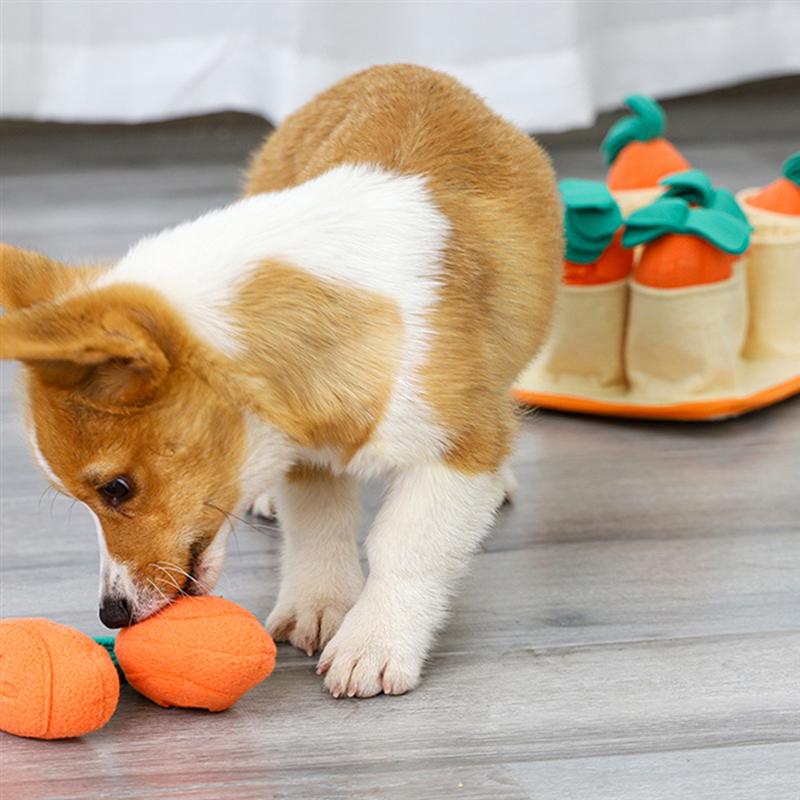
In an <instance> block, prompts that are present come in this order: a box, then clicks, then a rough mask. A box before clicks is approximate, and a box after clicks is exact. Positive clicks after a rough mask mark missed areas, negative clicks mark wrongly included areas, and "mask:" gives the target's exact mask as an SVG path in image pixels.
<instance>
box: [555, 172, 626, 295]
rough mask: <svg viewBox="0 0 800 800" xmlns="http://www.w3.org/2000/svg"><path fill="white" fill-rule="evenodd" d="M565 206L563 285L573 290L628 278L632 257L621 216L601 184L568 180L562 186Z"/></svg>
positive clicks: (560, 188)
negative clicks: (575, 287) (624, 238)
mask: <svg viewBox="0 0 800 800" xmlns="http://www.w3.org/2000/svg"><path fill="white" fill-rule="evenodd" d="M559 190H560V192H561V199H562V202H563V204H564V237H565V241H566V252H565V257H564V275H563V278H562V280H563V282H564V283H566V284H569V285H573V286H592V285H597V284H603V283H612V282H613V281H618V280H621V279H623V278H626V277H627V276H628V275H629V273H630V271H631V268H632V266H633V253H632V252H631V251H630V250H627V249H626V248H625V247H623V245H622V214H621V212H620V210H619V206H618V205H617V203H616V201H615V200H614V198H613V197H612V195H611V192H609V190H608V188H607V187H606V186H605V185H604V184H603V183H600V182H599V181H586V180H578V179H567V180H563V181H561V183H560V184H559Z"/></svg>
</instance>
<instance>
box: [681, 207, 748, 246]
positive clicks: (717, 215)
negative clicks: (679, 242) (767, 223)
mask: <svg viewBox="0 0 800 800" xmlns="http://www.w3.org/2000/svg"><path fill="white" fill-rule="evenodd" d="M686 232H687V233H694V234H696V235H697V236H702V237H703V238H704V239H705V240H706V241H707V242H711V244H713V245H715V246H716V247H718V248H719V249H720V250H724V251H725V252H726V253H735V254H736V255H739V254H740V253H744V251H745V250H747V246H748V245H749V244H750V226H749V225H747V224H746V223H744V222H742V220H740V219H737V218H736V217H732V216H731V215H730V214H726V213H724V212H721V211H715V210H712V209H710V208H693V209H691V210H690V211H689V218H688V219H687V220H686Z"/></svg>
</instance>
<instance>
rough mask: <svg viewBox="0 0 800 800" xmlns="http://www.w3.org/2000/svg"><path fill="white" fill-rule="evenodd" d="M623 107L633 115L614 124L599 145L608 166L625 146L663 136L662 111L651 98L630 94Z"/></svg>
mask: <svg viewBox="0 0 800 800" xmlns="http://www.w3.org/2000/svg"><path fill="white" fill-rule="evenodd" d="M625 105H626V106H628V108H629V109H630V110H631V111H633V114H634V115H633V116H628V117H623V118H622V119H621V120H618V121H617V122H615V123H614V124H613V125H612V126H611V129H610V130H609V131H608V133H607V134H606V137H605V139H603V143H602V144H601V145H600V149H601V150H602V151H603V154H604V156H605V160H606V164H609V165H610V164H613V163H614V160H615V159H616V158H617V156H618V155H619V154H620V151H621V150H622V148H623V147H625V145H627V144H630V143H631V142H649V141H650V140H651V139H657V138H658V137H659V136H663V134H664V129H665V128H666V116H665V114H664V109H663V108H661V106H660V105H659V104H658V103H657V102H656V101H655V100H653V98H652V97H646V96H645V95H643V94H632V95H629V96H628V97H626V98H625Z"/></svg>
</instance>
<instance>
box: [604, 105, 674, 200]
mask: <svg viewBox="0 0 800 800" xmlns="http://www.w3.org/2000/svg"><path fill="white" fill-rule="evenodd" d="M625 105H626V106H628V108H629V109H630V110H631V111H632V112H633V114H632V115H630V116H627V117H623V118H622V119H621V120H618V121H617V122H615V123H614V125H612V127H611V130H609V132H608V134H607V135H606V137H605V139H603V144H602V145H601V147H602V150H603V153H604V155H605V160H606V163H607V164H608V165H609V170H608V185H609V187H610V188H611V189H613V190H615V191H620V190H627V189H648V188H655V187H656V186H658V182H659V181H660V180H661V178H663V177H665V176H667V175H671V174H672V173H673V172H681V171H683V170H687V169H689V162H688V161H687V160H686V159H685V158H684V157H683V156H682V155H681V154H680V153H679V152H678V150H677V149H676V148H675V147H674V145H672V144H671V143H670V142H669V141H667V140H666V139H664V138H663V136H664V129H665V128H666V115H665V114H664V109H663V108H661V106H660V105H659V104H658V103H657V102H656V101H655V100H653V99H652V98H651V97H646V96H644V95H641V94H632V95H629V96H628V97H626V98H625Z"/></svg>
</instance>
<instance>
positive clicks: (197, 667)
mask: <svg viewBox="0 0 800 800" xmlns="http://www.w3.org/2000/svg"><path fill="white" fill-rule="evenodd" d="M107 651H108V652H107ZM109 654H111V655H112V658H114V657H115V658H116V660H117V661H118V663H119V667H120V669H121V670H122V672H123V673H124V675H125V677H126V679H127V681H128V683H130V684H131V686H133V687H134V689H136V690H137V691H139V692H141V694H143V695H144V696H145V697H148V698H149V699H150V700H152V701H153V702H155V703H158V704H159V705H161V706H180V707H184V708H205V709H208V710H209V711H222V710H223V709H226V708H230V706H232V705H233V704H234V703H235V702H236V701H237V700H238V699H239V698H240V697H241V696H242V695H243V694H245V692H247V691H249V690H250V689H252V688H253V687H254V686H256V685H257V684H259V683H261V681H262V680H264V678H266V677H267V676H268V675H269V674H270V672H272V668H273V667H274V665H275V645H274V644H273V642H272V639H271V638H270V636H269V634H268V633H267V632H266V630H264V628H263V626H262V625H261V624H260V623H259V622H258V620H257V619H256V618H255V617H254V616H253V615H252V614H250V612H248V611H245V610H244V609H243V608H241V607H240V606H237V605H236V604H235V603H231V602H230V601H229V600H225V599H223V598H221V597H208V596H204V597H182V598H180V599H179V600H178V601H176V602H175V603H173V604H172V605H170V606H168V607H167V608H165V609H164V610H163V611H160V612H159V613H158V614H156V615H154V616H152V617H149V618H148V619H146V620H144V621H143V622H140V623H138V624H136V625H134V626H132V627H130V628H125V629H123V630H122V631H121V632H120V634H119V636H118V637H117V640H116V644H115V646H112V645H111V644H110V640H105V639H104V640H98V641H94V640H92V639H90V638H89V637H88V636H86V635H85V634H83V633H80V632H79V631H77V630H75V629H74V628H69V627H67V626H66V625H59V624H57V623H55V622H51V621H50V620H47V619H34V618H26V619H7V620H3V621H2V622H0V730H3V731H6V732H7V733H13V734H16V735H17V736H28V737H33V738H37V739H63V738H69V737H74V736H83V735H84V734H87V733H90V732H91V731H94V730H97V729H98V728H101V727H102V726H103V725H105V724H106V723H107V722H108V720H109V719H110V718H111V716H112V715H113V713H114V711H115V709H116V707H117V701H118V698H119V677H118V675H117V671H116V669H115V667H114V662H113V661H112V658H109Z"/></svg>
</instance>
